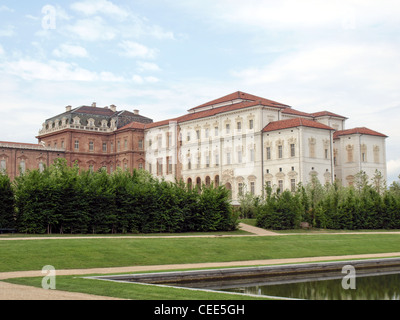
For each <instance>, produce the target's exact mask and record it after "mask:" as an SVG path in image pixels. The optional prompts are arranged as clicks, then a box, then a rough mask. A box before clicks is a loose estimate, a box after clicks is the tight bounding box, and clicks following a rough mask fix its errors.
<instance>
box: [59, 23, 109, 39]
mask: <svg viewBox="0 0 400 320" xmlns="http://www.w3.org/2000/svg"><path fill="white" fill-rule="evenodd" d="M66 31H67V33H70V34H72V35H74V36H75V37H78V38H80V39H82V40H84V41H109V40H113V39H115V37H116V36H117V30H116V29H115V28H113V27H111V26H110V25H109V24H107V23H106V22H105V21H104V19H102V18H101V17H93V18H90V19H82V20H78V21H77V22H76V23H75V24H74V25H69V26H67V27H66ZM67 35H68V34H67Z"/></svg>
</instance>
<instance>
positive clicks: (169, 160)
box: [167, 157, 172, 174]
mask: <svg viewBox="0 0 400 320" xmlns="http://www.w3.org/2000/svg"><path fill="white" fill-rule="evenodd" d="M171 173H172V159H171V157H167V174H171Z"/></svg>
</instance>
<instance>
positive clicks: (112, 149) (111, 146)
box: [110, 142, 114, 152]
mask: <svg viewBox="0 0 400 320" xmlns="http://www.w3.org/2000/svg"><path fill="white" fill-rule="evenodd" d="M110 149H111V152H114V142H111V144H110Z"/></svg>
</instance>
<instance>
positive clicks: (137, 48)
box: [118, 40, 157, 59]
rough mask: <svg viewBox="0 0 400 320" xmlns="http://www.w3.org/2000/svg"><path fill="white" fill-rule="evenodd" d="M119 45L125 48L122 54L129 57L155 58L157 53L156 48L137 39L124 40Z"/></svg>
mask: <svg viewBox="0 0 400 320" xmlns="http://www.w3.org/2000/svg"><path fill="white" fill-rule="evenodd" d="M118 46H119V47H120V48H122V49H123V52H121V53H120V54H121V55H123V56H126V57H129V58H141V59H154V58H155V57H156V54H157V51H156V50H154V49H150V48H148V47H146V46H145V45H143V44H140V43H137V42H135V41H130V40H124V41H122V42H120V43H119V45H118Z"/></svg>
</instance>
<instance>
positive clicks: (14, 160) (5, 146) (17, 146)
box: [0, 142, 65, 180]
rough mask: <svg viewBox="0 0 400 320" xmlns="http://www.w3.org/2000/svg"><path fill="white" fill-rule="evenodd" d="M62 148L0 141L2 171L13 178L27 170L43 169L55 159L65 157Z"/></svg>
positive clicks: (0, 169) (0, 168)
mask: <svg viewBox="0 0 400 320" xmlns="http://www.w3.org/2000/svg"><path fill="white" fill-rule="evenodd" d="M64 157H65V153H64V151H63V150H61V149H54V148H45V147H43V145H41V144H29V143H15V142H0V172H3V173H6V174H7V175H8V176H9V177H10V178H11V180H13V179H15V177H17V176H19V175H20V174H21V172H24V171H26V170H37V169H39V170H42V169H43V168H44V167H45V166H49V165H51V164H52V163H53V162H54V160H55V159H57V158H64Z"/></svg>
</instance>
